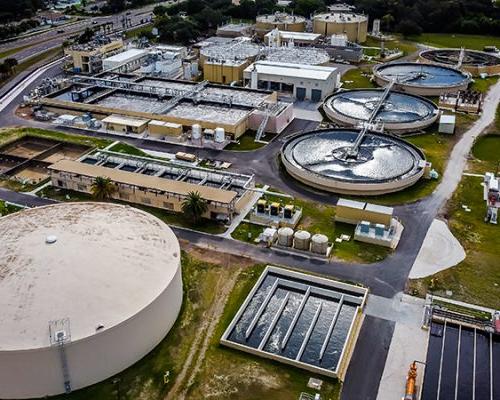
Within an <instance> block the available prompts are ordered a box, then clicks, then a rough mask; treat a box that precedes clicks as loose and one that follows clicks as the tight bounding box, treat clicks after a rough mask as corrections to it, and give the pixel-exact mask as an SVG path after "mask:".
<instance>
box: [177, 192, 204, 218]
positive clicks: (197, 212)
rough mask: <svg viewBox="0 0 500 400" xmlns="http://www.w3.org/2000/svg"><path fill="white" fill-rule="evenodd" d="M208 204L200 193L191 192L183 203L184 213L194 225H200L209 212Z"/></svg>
mask: <svg viewBox="0 0 500 400" xmlns="http://www.w3.org/2000/svg"><path fill="white" fill-rule="evenodd" d="M207 209H208V204H207V202H206V200H205V199H203V198H202V197H201V194H200V192H189V193H188V195H187V197H186V199H185V200H184V201H183V202H182V212H183V213H184V214H185V215H186V216H187V217H188V218H190V219H191V220H192V221H193V223H195V224H196V223H198V222H199V221H200V219H201V217H202V216H203V214H205V213H206V212H207Z"/></svg>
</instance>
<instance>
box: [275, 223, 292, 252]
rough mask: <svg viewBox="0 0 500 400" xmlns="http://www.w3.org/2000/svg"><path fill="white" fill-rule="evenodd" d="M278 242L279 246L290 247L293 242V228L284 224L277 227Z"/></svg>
mask: <svg viewBox="0 0 500 400" xmlns="http://www.w3.org/2000/svg"><path fill="white" fill-rule="evenodd" d="M278 244H279V245H280V246H286V247H291V246H292V244H293V229H292V228H289V227H288V226H285V227H283V228H280V229H278Z"/></svg>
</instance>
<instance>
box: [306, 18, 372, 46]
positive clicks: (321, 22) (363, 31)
mask: <svg viewBox="0 0 500 400" xmlns="http://www.w3.org/2000/svg"><path fill="white" fill-rule="evenodd" d="M313 32H314V33H319V34H321V35H325V36H330V35H334V34H346V35H347V39H348V40H349V41H350V42H356V43H364V42H366V35H367V32H368V17H367V16H366V15H361V14H353V13H344V12H342V13H340V12H328V13H322V14H317V15H315V16H314V17H313Z"/></svg>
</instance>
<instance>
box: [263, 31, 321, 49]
mask: <svg viewBox="0 0 500 400" xmlns="http://www.w3.org/2000/svg"><path fill="white" fill-rule="evenodd" d="M320 39H321V34H319V33H311V32H291V31H280V30H279V29H273V30H272V31H271V32H268V33H266V34H265V35H264V43H266V44H267V45H268V46H282V45H285V44H286V45H288V44H291V43H293V44H294V45H295V46H311V45H314V44H317V43H318V42H319V40H320Z"/></svg>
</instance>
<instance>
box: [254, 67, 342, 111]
mask: <svg viewBox="0 0 500 400" xmlns="http://www.w3.org/2000/svg"><path fill="white" fill-rule="evenodd" d="M244 76H245V83H246V84H247V85H249V86H250V87H251V88H253V89H257V88H259V89H268V90H276V91H279V92H284V93H289V94H291V95H293V97H294V98H296V99H297V100H311V101H315V102H319V101H321V100H323V99H324V98H325V97H326V96H328V95H330V94H331V93H333V92H334V91H335V90H336V89H337V88H338V87H339V85H340V75H339V74H338V71H337V69H336V68H333V67H322V66H314V65H301V64H287V63H278V62H270V61H257V62H256V63H254V64H252V65H250V66H249V67H247V68H246V69H245V72H244Z"/></svg>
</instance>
